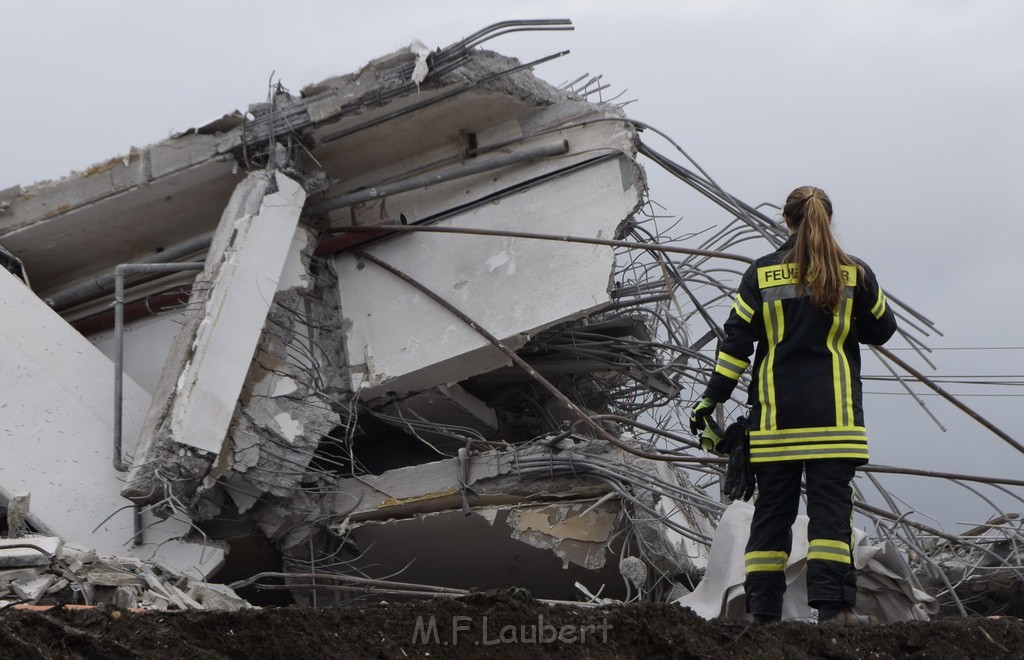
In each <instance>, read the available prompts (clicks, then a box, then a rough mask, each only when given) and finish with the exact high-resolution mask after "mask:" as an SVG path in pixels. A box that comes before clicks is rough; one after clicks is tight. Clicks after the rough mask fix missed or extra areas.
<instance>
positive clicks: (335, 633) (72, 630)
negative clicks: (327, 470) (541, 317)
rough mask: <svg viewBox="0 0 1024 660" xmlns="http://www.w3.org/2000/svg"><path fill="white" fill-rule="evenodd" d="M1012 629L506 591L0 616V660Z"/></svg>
mask: <svg viewBox="0 0 1024 660" xmlns="http://www.w3.org/2000/svg"><path fill="white" fill-rule="evenodd" d="M1021 648H1024V621H1022V620H1021V619H1017V618H1012V617H1003V618H988V619H980V618H972V619H949V620H942V621H937V622H930V623H901V624H890V625H872V626H860V627H841V626H836V625H826V626H821V627H818V626H814V625H809V624H803V623H788V622H787V623H780V624H775V625H770V626H762V627H752V626H747V625H744V624H739V623H730V622H718V621H715V622H708V621H704V620H703V619H701V618H700V617H698V616H696V615H695V614H693V613H692V612H691V611H689V610H686V609H683V608H680V607H677V606H673V605H663V604H649V603H645V604H634V605H625V606H609V607H602V608H596V609H582V608H576V607H563V606H558V607H552V606H548V605H545V604H543V603H539V602H537V601H535V600H532V599H530V598H528V597H526V598H522V597H517V596H516V595H514V594H506V593H500V594H497V593H486V594H476V595H473V596H469V597H467V598H463V599H461V600H448V599H438V600H427V601H417V602H410V603H378V604H366V605H362V606H357V607H347V608H334V609H309V608H300V607H287V608H275V609H262V610H245V611H239V612H196V611H189V612H159V613H158V612H125V611H121V610H115V609H109V608H94V609H66V608H55V609H52V610H48V611H43V612H29V611H22V610H14V609H8V610H6V611H4V612H2V613H0V649H3V656H4V657H9V658H68V657H71V658H189V659H194V658H315V657H319V658H327V657H360V658H406V657H452V658H473V657H481V656H486V657H494V658H521V657H524V656H527V655H551V656H556V655H557V656H560V657H577V658H616V657H645V656H646V657H678V658H736V657H743V658H825V657H827V658H868V657H870V658H892V657H901V658H902V657H919V658H947V657H986V658H1002V657H1005V658H1011V657H1020V654H1021V651H1020V649H1021Z"/></svg>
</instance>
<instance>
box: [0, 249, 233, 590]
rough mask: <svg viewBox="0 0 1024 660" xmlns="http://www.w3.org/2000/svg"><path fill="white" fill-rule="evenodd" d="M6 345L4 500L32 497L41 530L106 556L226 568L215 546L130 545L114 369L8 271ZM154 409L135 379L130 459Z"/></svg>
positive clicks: (130, 393) (163, 533) (0, 428)
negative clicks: (116, 448) (117, 451)
mask: <svg viewBox="0 0 1024 660" xmlns="http://www.w3.org/2000/svg"><path fill="white" fill-rule="evenodd" d="M0 342H2V346H3V356H2V359H0V496H2V497H3V498H4V499H5V500H6V499H7V498H9V497H10V496H11V495H13V494H16V493H22V492H27V493H31V494H32V503H31V512H30V517H29V520H30V522H32V524H33V525H34V526H36V527H37V528H38V529H40V530H41V531H44V532H46V533H49V534H53V535H55V536H60V537H61V538H62V539H64V540H65V541H73V542H75V543H78V544H80V545H86V546H89V547H92V548H95V549H96V550H97V551H98V552H99V553H100V554H118V555H135V556H141V557H149V556H152V555H154V554H156V555H158V556H161V557H163V558H165V559H167V560H168V561H170V562H171V563H173V564H174V565H175V566H177V567H179V568H181V569H182V570H187V569H189V568H192V567H198V569H199V571H200V572H205V571H209V570H212V569H213V568H215V567H216V566H217V565H219V564H220V563H221V562H222V560H223V552H222V551H221V550H217V549H214V548H211V547H207V548H205V549H204V548H202V547H200V546H198V545H196V544H191V543H181V542H178V541H169V542H168V543H166V544H164V545H162V546H159V547H158V546H157V545H156V544H155V543H151V544H149V545H146V546H143V547H141V548H135V547H133V546H132V545H131V544H130V541H131V537H132V510H131V506H130V505H131V503H130V502H129V501H128V500H125V499H124V498H122V497H121V496H120V488H121V481H122V479H123V476H122V475H121V474H120V473H118V472H117V471H116V470H114V467H113V462H112V461H113V406H114V403H113V396H114V369H113V364H112V363H111V361H110V360H109V359H108V358H107V357H106V356H104V355H103V354H102V353H101V352H100V351H99V350H97V349H96V348H95V347H94V346H93V345H92V344H90V343H89V340H87V339H86V338H85V337H83V336H82V335H80V334H79V333H78V332H77V331H76V330H75V329H74V328H72V327H71V326H70V325H68V324H67V323H66V322H65V321H64V319H62V318H61V317H60V316H58V315H57V314H56V313H55V312H54V311H53V310H51V309H50V308H49V306H47V305H46V304H45V303H43V302H42V301H41V300H40V299H39V298H38V297H37V296H36V295H35V294H34V293H33V292H32V291H30V290H29V289H28V288H27V287H26V286H25V285H24V284H23V283H22V282H21V281H20V280H18V279H16V278H14V277H13V276H12V275H11V274H10V273H8V272H7V271H6V270H3V269H0ZM149 404H150V395H149V394H148V393H147V392H146V391H145V390H144V389H143V388H142V387H140V386H139V385H138V384H137V383H135V382H134V381H133V380H132V379H131V378H125V380H124V427H123V428H124V443H125V449H126V451H127V452H130V451H131V449H132V447H133V446H134V443H135V441H136V439H137V438H138V435H139V430H140V428H141V425H142V421H143V419H144V418H145V415H146V411H147V410H148V408H149ZM108 516H110V518H109V520H107V521H106V522H104V519H106V518H107V517H108ZM97 527H99V528H98V529H96V528H97ZM94 529H96V531H95V532H94V531H93V530H94ZM184 529H185V528H183V527H182V526H181V523H180V522H178V523H175V522H173V521H165V522H156V523H155V524H154V526H153V527H152V528H150V529H149V530H147V535H148V538H149V540H150V541H155V540H156V539H159V540H166V539H168V538H171V537H175V536H179V535H180V534H181V532H183V531H184Z"/></svg>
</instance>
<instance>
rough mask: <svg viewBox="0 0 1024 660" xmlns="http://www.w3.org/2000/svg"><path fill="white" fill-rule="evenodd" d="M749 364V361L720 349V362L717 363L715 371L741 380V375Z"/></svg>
mask: <svg viewBox="0 0 1024 660" xmlns="http://www.w3.org/2000/svg"><path fill="white" fill-rule="evenodd" d="M749 364H750V363H749V362H744V361H743V360H740V359H738V358H734V357H733V356H731V355H729V354H728V353H726V352H725V351H719V352H718V362H717V363H716V364H715V373H717V374H722V375H723V376H725V377H726V378H731V379H732V380H739V378H740V376H742V375H743V370H744V369H746V368H747V365H749Z"/></svg>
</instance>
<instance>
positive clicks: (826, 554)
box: [807, 539, 850, 564]
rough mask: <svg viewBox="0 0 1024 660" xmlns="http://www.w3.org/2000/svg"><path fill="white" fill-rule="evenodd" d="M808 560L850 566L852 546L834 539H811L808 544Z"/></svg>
mask: <svg viewBox="0 0 1024 660" xmlns="http://www.w3.org/2000/svg"><path fill="white" fill-rule="evenodd" d="M807 558H808V559H822V560H824V561H834V562H838V563H840V564H849V563H850V544H849V543H844V542H843V541H834V540H832V539H811V540H810V541H809V542H808V544H807Z"/></svg>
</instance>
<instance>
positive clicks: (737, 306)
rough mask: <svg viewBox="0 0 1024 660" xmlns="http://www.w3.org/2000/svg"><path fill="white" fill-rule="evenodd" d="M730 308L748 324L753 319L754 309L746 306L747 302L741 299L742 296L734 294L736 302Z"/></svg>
mask: <svg viewBox="0 0 1024 660" xmlns="http://www.w3.org/2000/svg"><path fill="white" fill-rule="evenodd" d="M732 308H733V309H734V310H735V311H736V314H737V316H739V317H740V318H741V319H743V320H744V321H746V322H747V323H750V321H751V320H752V319H753V318H754V308H753V307H751V306H750V305H748V304H747V301H746V300H744V299H743V296H741V295H740V294H738V293H737V294H736V302H735V303H733V305H732Z"/></svg>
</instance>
